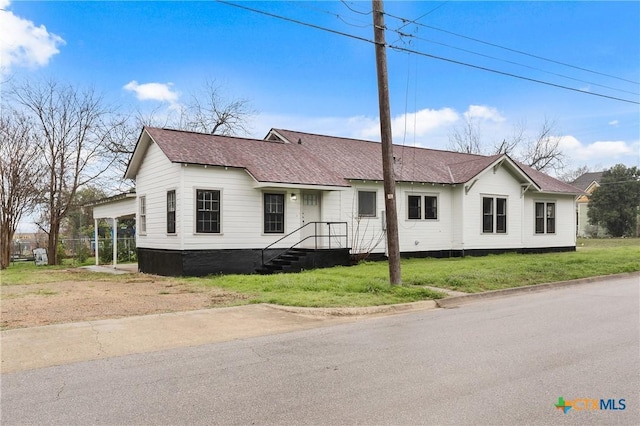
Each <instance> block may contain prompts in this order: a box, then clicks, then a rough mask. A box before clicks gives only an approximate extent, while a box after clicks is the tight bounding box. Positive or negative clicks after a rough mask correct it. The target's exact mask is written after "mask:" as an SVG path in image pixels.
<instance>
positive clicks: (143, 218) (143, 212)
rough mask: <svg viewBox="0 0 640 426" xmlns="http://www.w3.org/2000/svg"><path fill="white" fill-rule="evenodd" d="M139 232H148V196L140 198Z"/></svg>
mask: <svg viewBox="0 0 640 426" xmlns="http://www.w3.org/2000/svg"><path fill="white" fill-rule="evenodd" d="M138 216H139V217H138V219H140V223H138V232H139V233H140V234H142V235H144V234H146V233H147V197H144V196H142V197H139V198H138Z"/></svg>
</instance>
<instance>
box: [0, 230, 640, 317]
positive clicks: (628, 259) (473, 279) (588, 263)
mask: <svg viewBox="0 0 640 426" xmlns="http://www.w3.org/2000/svg"><path fill="white" fill-rule="evenodd" d="M577 246H578V249H577V251H576V252H567V253H549V254H527V255H523V254H503V255H492V256H483V257H465V258H453V259H405V260H403V261H402V279H403V285H402V286H398V287H391V286H390V285H389V284H388V265H387V263H386V262H363V263H361V264H359V265H356V266H351V267H336V268H329V269H318V270H313V271H305V272H301V273H298V274H275V275H220V276H210V277H205V278H180V279H173V280H179V281H181V282H187V283H190V284H192V285H194V286H216V287H222V288H225V289H228V290H233V291H236V292H239V293H244V294H247V295H250V299H249V300H248V303H263V302H266V303H275V304H281V305H289V306H312V307H330V306H341V307H342V306H371V305H385V304H393V303H404V302H412V301H417V300H425V299H436V298H440V297H443V296H444V294H443V293H440V292H434V291H432V290H429V289H426V288H423V286H432V287H440V288H447V289H452V290H458V291H463V292H468V293H475V292H482V291H487V290H497V289H503V288H511V287H521V286H525V285H532V284H541V283H548V282H554V281H564V280H571V279H576V278H585V277H592V276H599V275H610V274H619V273H624V272H634V271H640V239H637V238H636V239H601V240H596V239H585V240H578V243H577ZM122 279H127V276H126V275H106V274H98V273H92V272H69V271H67V270H66V269H65V268H64V267H38V268H36V267H34V266H32V265H31V264H30V265H27V266H20V265H17V266H11V267H10V268H9V269H7V270H5V271H2V272H0V281H1V282H2V285H11V284H25V283H38V282H39V283H42V282H55V281H60V280H76V281H81V280H122ZM158 279H165V278H162V277H158ZM166 279H170V278H166Z"/></svg>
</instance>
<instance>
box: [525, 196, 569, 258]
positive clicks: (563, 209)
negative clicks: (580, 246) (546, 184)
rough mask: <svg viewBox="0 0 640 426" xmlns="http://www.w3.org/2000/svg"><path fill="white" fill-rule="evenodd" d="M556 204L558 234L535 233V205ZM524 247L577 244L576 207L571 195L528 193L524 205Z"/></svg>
mask: <svg viewBox="0 0 640 426" xmlns="http://www.w3.org/2000/svg"><path fill="white" fill-rule="evenodd" d="M536 202H554V203H556V232H555V233H552V234H536V233H535V203H536ZM522 229H523V239H524V246H525V247H530V248H541V247H567V246H575V244H576V206H575V198H574V197H573V196H571V195H558V194H536V193H527V194H526V195H525V203H524V224H523V228H522Z"/></svg>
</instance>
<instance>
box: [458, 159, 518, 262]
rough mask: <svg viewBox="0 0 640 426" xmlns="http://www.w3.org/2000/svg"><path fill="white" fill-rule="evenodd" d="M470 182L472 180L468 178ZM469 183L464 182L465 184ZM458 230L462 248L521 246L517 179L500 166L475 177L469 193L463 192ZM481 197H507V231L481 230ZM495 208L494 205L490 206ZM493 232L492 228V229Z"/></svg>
mask: <svg viewBox="0 0 640 426" xmlns="http://www.w3.org/2000/svg"><path fill="white" fill-rule="evenodd" d="M472 182H473V181H472ZM472 182H469V183H468V184H467V187H468V186H470V185H471V183H472ZM463 193H464V195H463V197H464V200H463V217H464V223H462V233H463V236H464V240H463V248H464V249H465V250H472V249H503V248H521V247H522V232H521V225H522V206H523V199H522V198H521V196H520V194H521V186H520V183H519V182H518V180H516V179H514V177H513V176H512V175H511V174H510V173H509V172H508V171H507V170H506V169H505V168H504V167H498V168H497V169H495V171H494V169H493V168H491V169H489V170H486V171H485V172H484V173H482V174H480V175H479V176H478V180H477V182H475V184H473V186H472V187H471V189H470V190H469V192H465V191H463ZM484 197H499V198H506V199H507V232H506V233H504V234H500V233H495V232H494V233H483V232H482V199H483V198H484ZM494 208H495V206H494ZM494 231H495V229H494Z"/></svg>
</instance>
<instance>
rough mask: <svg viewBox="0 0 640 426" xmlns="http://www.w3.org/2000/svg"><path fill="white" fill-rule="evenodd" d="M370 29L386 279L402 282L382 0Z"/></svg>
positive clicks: (376, 0)
mask: <svg viewBox="0 0 640 426" xmlns="http://www.w3.org/2000/svg"><path fill="white" fill-rule="evenodd" d="M372 7H373V33H374V35H375V45H376V68H377V70H378V103H379V105H380V137H381V141H382V174H383V177H384V205H385V213H386V219H387V251H388V256H389V281H390V282H391V285H400V284H402V276H401V274H400V244H399V242H398V212H397V210H396V178H395V176H394V170H393V163H394V160H393V140H392V137H391V109H390V107H389V77H388V75H387V46H386V42H385V37H384V8H383V5H382V0H372Z"/></svg>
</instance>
